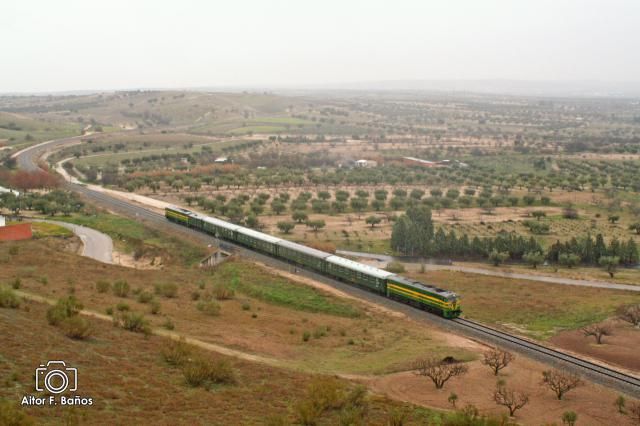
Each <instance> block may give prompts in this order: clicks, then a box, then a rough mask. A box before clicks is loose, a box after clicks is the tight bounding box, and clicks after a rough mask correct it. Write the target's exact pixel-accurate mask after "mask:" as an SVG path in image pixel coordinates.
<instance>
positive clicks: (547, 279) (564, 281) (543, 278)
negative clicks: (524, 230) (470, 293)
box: [336, 250, 640, 292]
mask: <svg viewBox="0 0 640 426" xmlns="http://www.w3.org/2000/svg"><path fill="white" fill-rule="evenodd" d="M336 253H337V254H342V255H345V256H352V257H359V258H361V259H368V260H373V261H376V262H380V263H384V264H386V263H388V262H390V261H392V260H398V259H395V258H394V257H392V256H387V255H384V254H374V253H361V252H357V251H347V250H337V251H336ZM401 262H402V263H408V264H415V265H424V268H425V270H427V271H443V270H444V271H457V272H468V273H471V274H478V275H489V276H492V277H504V278H512V279H517V280H527V281H538V282H544V283H551V284H560V285H575V286H581V287H594V288H606V289H610V290H611V289H613V290H626V291H638V292H640V285H633V284H617V283H612V282H608V281H596V280H575V279H572V278H562V277H551V276H549V275H535V274H523V273H520V272H505V271H492V270H490V269H484V268H475V267H472V266H461V265H436V264H432V263H425V264H422V263H412V262H406V261H403V260H401ZM380 266H383V265H380ZM383 267H384V266H383Z"/></svg>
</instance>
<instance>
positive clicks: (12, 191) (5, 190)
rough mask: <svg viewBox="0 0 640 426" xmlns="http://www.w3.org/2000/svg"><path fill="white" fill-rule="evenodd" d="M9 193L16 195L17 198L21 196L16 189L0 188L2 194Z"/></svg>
mask: <svg viewBox="0 0 640 426" xmlns="http://www.w3.org/2000/svg"><path fill="white" fill-rule="evenodd" d="M7 192H10V193H12V194H13V195H15V196H16V197H19V196H20V193H19V192H18V191H16V190H14V189H9V188H5V187H3V186H0V194H5V193H7Z"/></svg>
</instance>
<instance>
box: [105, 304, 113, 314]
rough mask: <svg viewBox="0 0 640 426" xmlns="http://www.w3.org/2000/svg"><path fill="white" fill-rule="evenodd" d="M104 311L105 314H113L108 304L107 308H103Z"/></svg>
mask: <svg viewBox="0 0 640 426" xmlns="http://www.w3.org/2000/svg"><path fill="white" fill-rule="evenodd" d="M105 312H106V313H107V315H113V308H112V307H111V306H109V307H108V308H107V309H105Z"/></svg>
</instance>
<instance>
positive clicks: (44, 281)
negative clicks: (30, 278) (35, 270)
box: [38, 275, 49, 285]
mask: <svg viewBox="0 0 640 426" xmlns="http://www.w3.org/2000/svg"><path fill="white" fill-rule="evenodd" d="M38 281H40V284H42V285H47V284H49V277H47V276H46V275H43V276H41V277H40V279H39V280H38Z"/></svg>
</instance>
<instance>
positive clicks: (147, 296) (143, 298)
mask: <svg viewBox="0 0 640 426" xmlns="http://www.w3.org/2000/svg"><path fill="white" fill-rule="evenodd" d="M152 300H153V294H151V293H149V292H148V291H143V292H141V293H140V294H139V295H138V302H140V303H149V302H151V301H152Z"/></svg>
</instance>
